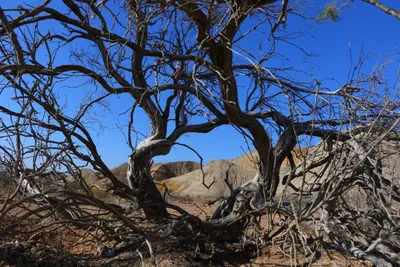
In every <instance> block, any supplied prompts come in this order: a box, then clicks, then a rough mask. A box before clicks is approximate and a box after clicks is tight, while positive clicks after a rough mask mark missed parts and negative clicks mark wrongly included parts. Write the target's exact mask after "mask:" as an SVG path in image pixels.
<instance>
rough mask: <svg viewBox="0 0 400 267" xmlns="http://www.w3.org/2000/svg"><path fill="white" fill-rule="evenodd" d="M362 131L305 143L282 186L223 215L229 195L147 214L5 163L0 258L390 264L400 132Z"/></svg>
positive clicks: (395, 258)
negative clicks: (156, 215) (154, 216)
mask: <svg viewBox="0 0 400 267" xmlns="http://www.w3.org/2000/svg"><path fill="white" fill-rule="evenodd" d="M366 129H368V130H370V131H368V132H365V131H364V130H362V131H361V130H360V129H357V133H356V132H355V133H351V132H349V133H342V134H340V135H337V136H335V138H336V140H331V141H332V142H333V145H332V146H331V147H330V148H329V149H328V150H327V149H326V146H323V144H319V145H317V146H315V147H314V148H313V149H310V150H309V152H308V153H309V155H305V157H306V159H307V160H306V161H304V162H299V163H298V164H297V165H295V166H292V167H293V168H292V170H291V171H290V172H289V173H287V175H286V176H285V177H283V179H282V180H283V182H282V185H281V186H282V187H283V189H282V193H281V194H280V195H278V196H277V197H276V198H275V199H274V200H273V201H270V202H267V203H266V204H265V205H263V206H261V207H257V208H252V206H253V205H254V204H252V203H251V202H252V201H257V200H255V199H252V198H251V197H248V196H246V195H245V193H247V192H249V191H241V192H240V194H243V195H242V196H241V197H237V196H236V197H235V199H236V200H235V202H234V203H233V205H234V207H233V208H232V212H231V213H230V214H229V215H228V216H224V217H221V216H222V215H223V214H224V208H225V203H229V198H228V199H226V200H224V201H222V203H221V204H220V205H219V206H218V205H216V204H214V205H213V204H209V205H205V204H203V205H200V204H199V205H196V204H195V203H194V204H192V203H181V202H178V203H174V204H176V205H181V206H182V207H178V206H176V205H174V204H168V203H166V204H165V205H166V207H167V208H168V211H169V214H168V215H167V216H165V217H164V218H160V219H158V220H148V219H146V218H145V217H144V214H143V213H142V212H140V210H139V209H138V206H137V204H136V203H135V202H133V201H132V200H131V199H127V198H120V200H119V201H118V203H119V204H114V203H110V202H106V201H104V200H101V199H99V198H96V197H94V196H93V195H90V194H85V193H84V191H83V189H80V190H77V189H75V190H72V189H68V188H65V187H63V186H62V185H58V184H57V183H55V182H53V181H58V180H59V176H62V174H56V173H53V174H51V173H46V172H43V173H42V176H41V177H40V176H39V174H37V173H35V174H34V175H30V174H29V173H23V174H22V175H25V176H24V177H23V178H21V177H19V178H18V179H11V177H12V176H11V175H12V170H11V169H8V168H3V169H2V181H3V182H4V181H10V180H12V181H13V182H15V184H13V185H3V188H9V189H12V190H11V191H9V192H8V194H6V193H7V192H5V190H3V192H2V206H1V207H2V208H1V214H2V218H3V219H2V221H1V235H0V236H1V241H2V242H4V243H3V245H2V247H1V250H0V252H1V254H0V257H1V260H2V261H3V263H16V262H18V263H20V264H22V265H24V266H25V264H26V265H29V266H35V263H36V266H45V265H46V264H47V266H53V264H54V263H55V262H60V261H61V262H63V265H65V266H77V265H82V266H86V265H85V264H89V265H90V264H92V265H96V264H100V263H101V264H106V263H110V264H111V263H113V262H115V264H121V265H124V264H126V265H127V266H129V265H130V264H132V263H134V262H136V263H139V262H140V261H144V262H146V263H147V264H153V265H156V264H157V263H159V264H160V266H168V265H163V263H164V264H166V263H169V264H172V265H173V264H174V261H173V260H174V258H175V257H176V256H174V253H178V254H179V255H180V256H179V257H183V258H185V259H182V262H186V263H187V264H188V266H189V265H191V264H194V265H195V264H198V265H199V266H202V265H203V264H207V265H208V264H215V265H218V264H228V265H229V263H231V264H233V265H234V264H236V263H242V264H245V263H246V261H247V262H250V260H251V259H256V261H255V262H257V257H258V260H259V261H261V262H264V264H268V263H270V264H273V263H274V262H275V263H276V264H279V263H280V264H282V263H284V262H285V261H288V260H289V259H290V260H292V261H297V263H298V264H305V263H307V264H309V263H310V264H311V263H313V262H315V263H318V262H319V261H320V260H321V257H322V259H324V261H325V262H326V263H327V264H328V265H329V264H331V263H333V262H334V261H335V260H337V264H339V265H340V266H341V264H344V262H346V261H348V262H352V263H353V264H355V265H356V266H357V262H359V263H360V264H361V262H362V261H360V260H363V261H366V262H372V263H373V264H374V265H376V266H396V264H399V263H400V259H399V255H400V254H398V253H399V246H400V244H399V240H400V239H399V235H400V232H399V217H398V214H399V213H398V212H399V207H400V205H399V201H400V188H399V186H398V182H399V181H398V180H396V178H395V177H396V176H395V174H396V173H398V172H397V170H396V169H395V168H396V165H397V164H396V160H399V158H398V157H399V155H398V154H399V145H400V144H399V139H398V138H399V136H398V134H397V133H396V132H393V131H392V130H390V129H389V130H387V129H386V128H378V127H376V128H374V130H373V131H372V128H370V127H368V128H366ZM2 166H6V165H2ZM6 178H8V179H6ZM76 178H77V179H79V175H78V174H77V176H76ZM24 179H29V180H30V181H36V180H38V181H42V182H43V181H44V179H47V180H46V181H47V182H46V185H48V186H49V188H44V187H41V186H39V185H37V186H36V187H34V188H32V189H31V190H32V191H34V192H35V193H34V194H31V193H30V192H29V184H24V183H23V181H24ZM30 184H31V183H30ZM50 185H51V186H50ZM289 188H290V189H289ZM237 191H239V190H238V189H236V192H237ZM234 194H235V192H233V193H232V195H231V196H230V198H232V197H233V196H234ZM241 200H243V201H241ZM248 206H250V208H246V207H248ZM216 207H217V210H216V211H215V212H214V214H211V211H212V209H213V208H216ZM49 240H50V242H49ZM53 242H56V243H57V245H55V244H54V243H53ZM53 246H54V247H53ZM271 250H272V251H275V252H274V253H272V254H273V255H272V256H271ZM223 253H226V255H223ZM266 253H268V257H267V259H266V256H265V255H266ZM326 253H328V254H326ZM330 254H332V255H334V256H335V257H333V256H329V257H328V256H327V255H330ZM340 254H341V255H342V256H341V257H338V255H340ZM22 255H23V256H22ZM278 255H281V256H280V257H278ZM289 256H290V257H289ZM274 257H275V258H274ZM268 260H270V261H268ZM351 260H352V261H351ZM175 264H177V262H175ZM172 265H171V266H172ZM360 266H361V265H360Z"/></svg>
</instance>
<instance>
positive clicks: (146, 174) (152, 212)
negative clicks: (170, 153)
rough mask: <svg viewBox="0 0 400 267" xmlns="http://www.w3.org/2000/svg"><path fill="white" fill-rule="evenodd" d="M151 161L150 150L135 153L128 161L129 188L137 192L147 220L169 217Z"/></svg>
mask: <svg viewBox="0 0 400 267" xmlns="http://www.w3.org/2000/svg"><path fill="white" fill-rule="evenodd" d="M151 159H152V155H151V151H150V149H145V150H142V151H140V152H134V153H133V154H132V155H131V156H130V158H129V161H128V173H127V178H128V183H129V187H130V188H131V189H133V190H134V191H135V192H136V197H137V200H138V204H139V207H141V208H143V211H144V214H145V216H146V218H148V219H155V218H160V217H165V216H167V215H168V212H167V210H166V208H165V205H164V203H165V201H164V199H163V197H162V195H161V193H160V191H158V189H157V187H156V185H155V183H154V181H153V178H152V177H151V174H150V167H151Z"/></svg>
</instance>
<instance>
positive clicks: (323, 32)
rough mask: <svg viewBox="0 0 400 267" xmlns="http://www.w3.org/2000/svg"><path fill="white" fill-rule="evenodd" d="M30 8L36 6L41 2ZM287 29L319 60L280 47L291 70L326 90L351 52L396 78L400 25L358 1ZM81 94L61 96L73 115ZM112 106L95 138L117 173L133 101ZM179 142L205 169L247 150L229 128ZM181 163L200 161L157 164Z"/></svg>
mask: <svg viewBox="0 0 400 267" xmlns="http://www.w3.org/2000/svg"><path fill="white" fill-rule="evenodd" d="M18 2H20V1H19V0H18V1H5V0H2V1H1V3H0V5H1V6H2V7H3V8H8V7H11V6H16V5H17V4H18ZM26 2H29V3H31V4H34V3H41V2H42V1H26ZM56 2H57V1H56ZM314 2H316V3H318V4H319V5H321V6H319V8H320V9H322V8H323V4H324V3H326V1H317V0H315V1H314ZM383 3H386V4H388V5H390V6H391V7H393V8H395V9H400V1H395V0H392V1H383ZM309 7H310V8H311V9H310V10H314V11H315V10H316V9H317V7H312V5H311V4H309ZM310 12H311V11H310ZM287 25H288V28H287V29H288V31H296V30H307V32H308V34H306V35H304V36H302V37H300V38H298V39H296V40H294V42H295V43H296V44H297V45H299V46H301V47H303V48H304V49H306V50H307V52H309V53H313V54H318V57H312V58H308V59H307V61H308V62H305V61H304V56H303V55H302V54H301V53H300V52H299V51H298V50H296V49H294V48H289V47H285V46H282V47H281V48H280V49H281V50H280V51H281V52H282V53H285V56H286V57H288V58H290V65H292V66H296V67H298V68H300V69H302V70H306V71H308V72H310V73H312V74H313V75H315V76H316V77H318V78H319V79H322V78H332V79H334V81H331V82H328V85H329V86H332V87H333V88H336V87H339V86H340V84H342V83H345V82H346V81H347V75H348V71H349V68H350V57H349V48H351V50H352V53H353V59H354V60H356V59H357V57H358V55H359V52H360V50H361V48H362V47H363V50H364V51H365V52H366V53H367V52H368V53H369V52H370V53H372V59H371V60H370V61H369V63H368V64H367V67H369V68H372V67H373V66H374V65H375V64H377V63H380V62H382V61H383V60H384V58H385V57H387V56H390V57H391V58H392V59H393V60H394V62H393V64H392V65H391V67H392V69H391V70H389V74H390V76H392V77H394V76H395V75H396V73H398V72H399V51H400V49H399V46H400V21H399V20H397V19H395V18H393V17H391V16H389V15H386V14H385V13H383V12H382V11H380V10H378V9H377V8H374V7H373V6H371V5H368V4H366V3H363V2H361V1H360V0H356V1H354V4H353V5H352V6H351V7H349V8H347V9H345V10H344V11H343V12H342V13H341V19H340V21H339V22H335V23H324V24H317V23H315V22H311V21H305V20H303V19H300V18H296V17H294V16H289V18H288V24H287ZM264 27H266V26H264ZM266 30H267V29H266ZM245 42H246V43H244V46H246V47H247V48H252V47H254V45H255V44H254V42H252V39H251V38H250V39H248V40H247V41H245ZM265 42H268V40H265ZM257 45H258V43H257ZM353 63H354V62H353ZM88 86H89V85H88ZM83 91H84V89H82V88H76V89H71V90H64V91H62V92H63V94H64V95H63V97H66V98H67V99H68V101H67V102H68V104H69V105H70V108H71V110H73V107H74V105H75V106H76V105H77V102H76V101H74V98H75V97H76V96H80V97H82V95H83V94H82V93H80V92H83ZM108 103H109V107H110V109H111V110H112V112H101V111H100V110H98V111H97V112H96V115H95V117H96V118H97V119H99V120H100V121H101V122H102V123H103V125H104V126H105V129H104V130H103V131H100V132H98V133H97V134H95V135H94V137H95V140H96V142H97V145H98V150H99V151H100V154H101V156H102V158H103V160H104V161H105V162H106V163H107V164H108V165H109V166H110V167H114V166H117V165H119V164H121V163H122V162H125V161H126V160H127V156H128V154H130V152H131V151H130V149H129V147H128V146H127V145H126V142H125V138H124V135H123V134H122V132H121V130H120V129H118V127H117V124H118V122H119V121H120V123H121V124H122V125H124V124H126V121H125V118H126V117H124V116H120V115H119V114H120V113H121V112H123V111H125V110H127V109H128V108H129V107H130V105H131V104H132V100H131V98H130V97H127V96H123V95H122V96H114V97H112V98H110V99H109V100H108ZM135 128H136V129H137V130H139V131H140V132H142V133H144V134H147V133H149V130H150V129H149V123H148V121H147V119H146V117H145V116H144V114H143V112H142V111H137V114H136V118H135ZM179 142H181V143H185V144H188V145H190V146H192V147H193V148H195V149H196V150H197V151H198V152H199V153H200V154H201V155H202V157H203V158H204V161H205V163H207V162H209V161H210V160H216V159H231V158H235V157H238V156H241V155H242V154H243V150H242V149H245V150H247V146H246V143H245V142H244V140H243V138H242V136H241V135H240V134H239V133H237V132H236V130H235V129H233V128H232V127H230V126H223V127H219V128H217V129H216V130H214V131H212V132H211V133H209V134H206V135H205V134H191V135H187V136H184V137H182V138H181V139H180V140H179ZM178 160H194V161H198V158H197V156H196V155H195V154H194V153H193V152H192V151H190V150H188V149H187V148H184V147H179V146H176V147H175V148H173V149H172V151H171V153H170V154H169V155H167V156H164V157H157V158H155V161H178Z"/></svg>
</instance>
